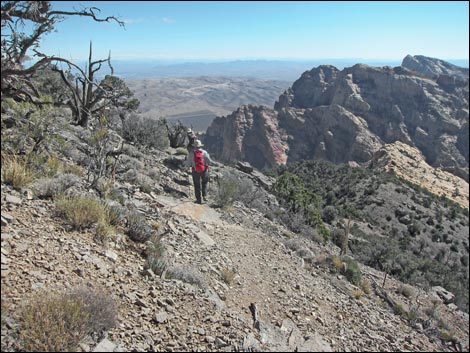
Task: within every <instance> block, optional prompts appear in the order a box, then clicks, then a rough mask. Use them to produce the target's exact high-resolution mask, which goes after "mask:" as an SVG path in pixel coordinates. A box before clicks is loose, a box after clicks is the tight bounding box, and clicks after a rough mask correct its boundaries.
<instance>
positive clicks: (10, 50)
mask: <svg viewBox="0 0 470 353" xmlns="http://www.w3.org/2000/svg"><path fill="white" fill-rule="evenodd" d="M99 11H100V10H99V9H98V8H96V7H91V8H84V9H82V10H79V11H55V10H53V9H52V5H51V2H50V1H2V2H1V16H2V17H1V32H2V35H1V38H2V40H1V70H2V76H1V92H2V99H4V98H7V97H11V98H14V99H16V100H22V101H30V102H33V103H41V102H40V101H38V99H37V98H38V97H39V92H38V90H37V89H36V87H35V86H34V83H33V80H32V78H33V77H34V75H35V74H36V72H37V70H38V69H40V68H44V67H45V66H47V65H49V64H50V63H53V62H61V61H62V62H66V63H67V62H68V61H67V60H65V59H62V58H60V57H55V56H48V55H45V54H43V53H41V52H39V50H38V48H39V43H40V41H41V40H42V39H43V38H44V37H45V36H46V35H47V34H48V33H51V32H52V31H53V30H54V26H55V24H56V23H58V22H61V21H63V20H64V19H65V18H66V17H68V16H82V17H91V18H92V19H93V20H94V21H97V22H109V21H116V22H117V23H118V24H119V25H120V26H122V27H124V22H122V21H119V20H118V19H117V18H116V17H114V16H109V17H106V18H99V17H98V16H97V13H99ZM30 55H32V57H33V58H38V59H39V60H38V61H36V62H35V63H34V64H32V65H31V66H29V67H25V66H24V63H25V62H26V61H27V60H28V59H30V58H31V57H30Z"/></svg>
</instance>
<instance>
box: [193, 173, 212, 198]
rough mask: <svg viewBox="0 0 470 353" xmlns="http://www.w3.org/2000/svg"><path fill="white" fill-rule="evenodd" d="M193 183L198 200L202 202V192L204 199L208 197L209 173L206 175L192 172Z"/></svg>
mask: <svg viewBox="0 0 470 353" xmlns="http://www.w3.org/2000/svg"><path fill="white" fill-rule="evenodd" d="M192 175H193V183H194V193H195V195H196V200H197V201H198V202H201V192H202V197H206V195H207V183H208V182H209V171H208V170H206V171H205V172H204V173H196V172H195V171H193V172H192Z"/></svg>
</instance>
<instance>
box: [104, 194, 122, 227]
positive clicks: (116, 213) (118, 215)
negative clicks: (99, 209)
mask: <svg viewBox="0 0 470 353" xmlns="http://www.w3.org/2000/svg"><path fill="white" fill-rule="evenodd" d="M104 218H105V220H106V223H108V224H110V225H112V226H117V225H119V224H121V223H123V222H124V220H125V219H126V209H125V208H124V207H122V206H121V205H120V204H118V203H116V202H113V201H109V200H108V201H107V202H105V203H104Z"/></svg>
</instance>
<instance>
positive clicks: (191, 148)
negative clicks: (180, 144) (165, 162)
mask: <svg viewBox="0 0 470 353" xmlns="http://www.w3.org/2000/svg"><path fill="white" fill-rule="evenodd" d="M186 137H187V138H188V144H187V145H186V149H187V150H188V154H191V153H193V151H194V143H195V142H196V140H197V136H196V134H195V133H194V132H193V130H192V129H191V128H189V129H188V132H187V133H186Z"/></svg>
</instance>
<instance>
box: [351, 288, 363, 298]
mask: <svg viewBox="0 0 470 353" xmlns="http://www.w3.org/2000/svg"><path fill="white" fill-rule="evenodd" d="M352 295H353V297H354V298H355V299H358V300H359V299H361V297H362V291H361V290H360V289H354V290H353V292H352Z"/></svg>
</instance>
